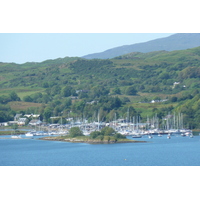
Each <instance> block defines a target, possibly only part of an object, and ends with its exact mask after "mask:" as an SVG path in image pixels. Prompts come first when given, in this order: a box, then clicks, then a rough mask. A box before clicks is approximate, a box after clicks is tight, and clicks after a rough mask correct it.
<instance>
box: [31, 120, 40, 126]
mask: <svg viewBox="0 0 200 200" xmlns="http://www.w3.org/2000/svg"><path fill="white" fill-rule="evenodd" d="M40 124H42V121H40V120H39V119H32V120H31V121H30V122H29V125H31V126H38V125H40Z"/></svg>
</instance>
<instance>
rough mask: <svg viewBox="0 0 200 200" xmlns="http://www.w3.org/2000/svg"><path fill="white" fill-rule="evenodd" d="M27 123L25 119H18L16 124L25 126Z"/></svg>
mask: <svg viewBox="0 0 200 200" xmlns="http://www.w3.org/2000/svg"><path fill="white" fill-rule="evenodd" d="M27 121H28V119H27V118H19V119H18V123H17V124H18V125H19V126H25V125H26V122H27Z"/></svg>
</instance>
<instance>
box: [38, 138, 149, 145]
mask: <svg viewBox="0 0 200 200" xmlns="http://www.w3.org/2000/svg"><path fill="white" fill-rule="evenodd" d="M39 140H48V141H62V142H73V143H89V144H114V143H144V142H146V141H137V140H129V139H119V140H109V141H108V140H98V139H87V138H85V139H79V138H62V137H44V138H39Z"/></svg>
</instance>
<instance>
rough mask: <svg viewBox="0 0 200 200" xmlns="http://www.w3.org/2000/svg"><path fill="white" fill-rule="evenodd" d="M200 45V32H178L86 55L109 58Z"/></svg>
mask: <svg viewBox="0 0 200 200" xmlns="http://www.w3.org/2000/svg"><path fill="white" fill-rule="evenodd" d="M198 46H200V33H177V34H174V35H171V36H168V37H165V38H159V39H155V40H151V41H148V42H143V43H137V44H132V45H124V46H119V47H116V48H112V49H108V50H106V51H104V52H100V53H94V54H89V55H85V56H83V57H82V58H86V59H94V58H99V59H107V58H114V57H117V56H120V55H124V54H128V53H131V52H142V53H147V52H152V51H161V50H165V51H174V50H184V49H189V48H194V47H198Z"/></svg>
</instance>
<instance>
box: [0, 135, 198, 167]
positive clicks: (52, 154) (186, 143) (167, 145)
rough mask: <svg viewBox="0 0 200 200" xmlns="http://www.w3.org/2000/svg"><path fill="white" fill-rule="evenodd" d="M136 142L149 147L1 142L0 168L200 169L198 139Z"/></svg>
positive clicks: (164, 138)
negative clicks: (188, 167)
mask: <svg viewBox="0 0 200 200" xmlns="http://www.w3.org/2000/svg"><path fill="white" fill-rule="evenodd" d="M4 137H5V136H4ZM127 138H129V139H131V137H127ZM135 140H144V141H148V143H123V144H85V143H68V142H58V141H43V140H37V139H0V166H200V159H199V158H200V137H199V136H194V137H193V138H189V137H181V136H178V137H177V136H173V137H171V139H167V136H163V137H158V136H154V137H153V138H152V139H149V138H147V137H143V138H140V139H135Z"/></svg>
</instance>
